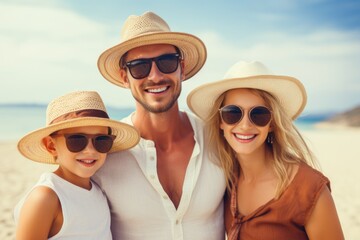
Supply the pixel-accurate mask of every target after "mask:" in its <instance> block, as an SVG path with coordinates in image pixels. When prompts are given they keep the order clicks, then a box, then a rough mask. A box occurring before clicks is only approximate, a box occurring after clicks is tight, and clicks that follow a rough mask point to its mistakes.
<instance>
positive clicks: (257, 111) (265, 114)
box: [250, 107, 271, 127]
mask: <svg viewBox="0 0 360 240" xmlns="http://www.w3.org/2000/svg"><path fill="white" fill-rule="evenodd" d="M250 118H251V121H252V122H253V123H254V124H255V125H258V126H261V127H263V126H266V125H267V124H268V123H269V122H270V120H271V112H270V110H269V109H267V108H266V107H255V108H253V109H252V110H251V112H250Z"/></svg>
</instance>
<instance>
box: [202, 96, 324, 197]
mask: <svg viewBox="0 0 360 240" xmlns="http://www.w3.org/2000/svg"><path fill="white" fill-rule="evenodd" d="M249 90H250V91H251V92H253V93H254V94H257V95H258V96H260V97H261V98H262V99H263V100H264V101H265V103H266V107H268V108H269V109H270V110H271V111H272V120H271V123H270V124H271V126H272V132H271V133H269V134H273V143H272V144H269V143H266V145H267V148H268V149H269V152H270V153H271V154H272V155H273V157H272V158H270V159H273V167H274V171H275V173H276V175H277V177H278V179H279V182H278V185H277V189H276V194H275V198H278V197H279V196H280V195H281V194H282V193H283V192H284V190H285V188H286V186H287V185H288V184H289V181H290V174H291V172H290V171H291V169H292V168H291V167H292V166H293V164H298V163H301V162H304V163H306V164H308V165H309V166H311V167H314V168H317V167H318V166H317V163H316V160H315V157H314V155H313V154H312V152H311V150H310V149H309V147H308V146H307V144H306V142H305V140H304V139H303V137H302V136H301V134H300V132H299V131H298V130H297V128H296V127H295V125H294V123H293V120H292V119H291V118H290V117H289V116H288V115H287V114H286V112H285V110H284V108H283V107H282V106H281V105H280V103H279V101H278V100H277V98H275V97H274V96H272V95H271V94H270V93H268V92H265V91H262V90H259V89H249ZM225 95H226V92H224V93H223V94H222V95H221V96H220V97H219V98H218V99H217V100H216V101H215V103H214V106H213V108H212V109H211V113H210V118H209V119H208V120H207V121H206V131H205V132H206V134H207V141H208V144H209V145H210V146H211V148H210V149H212V154H214V155H215V157H216V158H217V159H218V160H219V164H220V166H221V167H222V168H223V171H224V174H225V176H226V179H227V189H228V191H230V190H231V187H232V186H233V184H234V179H236V177H237V175H238V174H240V165H239V163H238V161H237V159H236V155H235V152H234V150H233V149H232V148H231V146H230V145H229V144H228V143H227V141H226V139H225V137H224V135H223V131H222V130H221V129H220V121H221V118H220V114H219V113H218V111H219V110H218V109H219V108H221V107H222V106H223V102H224V97H225Z"/></svg>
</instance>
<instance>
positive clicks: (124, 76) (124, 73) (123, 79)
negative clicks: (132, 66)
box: [120, 68, 130, 88]
mask: <svg viewBox="0 0 360 240" xmlns="http://www.w3.org/2000/svg"><path fill="white" fill-rule="evenodd" d="M120 79H121V80H120V81H121V82H122V83H123V84H124V86H125V87H126V88H130V83H129V79H128V77H127V71H126V69H123V68H121V69H120Z"/></svg>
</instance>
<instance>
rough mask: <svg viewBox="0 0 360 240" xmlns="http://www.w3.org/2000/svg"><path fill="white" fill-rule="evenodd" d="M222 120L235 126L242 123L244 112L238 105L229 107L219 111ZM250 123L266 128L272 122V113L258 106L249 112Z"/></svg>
mask: <svg viewBox="0 0 360 240" xmlns="http://www.w3.org/2000/svg"><path fill="white" fill-rule="evenodd" d="M219 111H220V116H221V119H222V120H223V121H224V122H225V123H227V124H229V125H233V124H236V123H238V122H240V121H241V119H242V118H243V117H244V110H243V109H242V108H241V107H239V106H236V105H227V106H224V107H222V108H220V109H219ZM249 119H250V121H251V122H252V123H253V124H255V125H257V126H260V127H264V126H266V125H267V124H268V123H269V122H270V120H271V111H270V110H269V109H268V108H267V107H264V106H256V107H253V108H251V109H250V111H249Z"/></svg>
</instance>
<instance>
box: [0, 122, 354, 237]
mask: <svg viewBox="0 0 360 240" xmlns="http://www.w3.org/2000/svg"><path fill="white" fill-rule="evenodd" d="M302 133H303V135H304V137H305V140H306V141H307V142H308V143H309V146H310V147H311V148H312V150H313V151H314V153H315V154H316V156H317V158H318V160H319V162H320V165H321V170H322V172H323V173H324V174H325V175H326V176H327V177H328V178H329V179H330V181H331V186H332V194H333V198H334V200H335V203H336V206H337V210H338V214H339V217H340V221H341V224H342V228H343V231H344V234H345V238H346V239H349V240H355V239H360V185H359V182H360V174H359V167H360V145H359V143H360V141H359V137H360V129H346V128H345V129H320V130H307V131H302ZM0 154H1V156H2V158H1V160H0V161H1V168H0V196H1V201H0V239H1V240H10V239H15V225H14V221H13V215H12V214H13V208H14V206H15V204H16V203H17V201H18V200H19V199H20V197H21V196H22V194H24V192H25V191H26V190H27V189H29V188H30V187H31V186H32V185H33V184H34V183H35V182H36V181H37V179H38V178H39V176H40V174H41V173H42V172H45V171H52V170H53V169H54V168H55V167H56V166H53V165H46V164H40V163H35V162H32V161H29V160H26V159H25V158H24V157H22V156H21V155H20V153H18V151H17V149H16V143H15V142H0Z"/></svg>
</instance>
